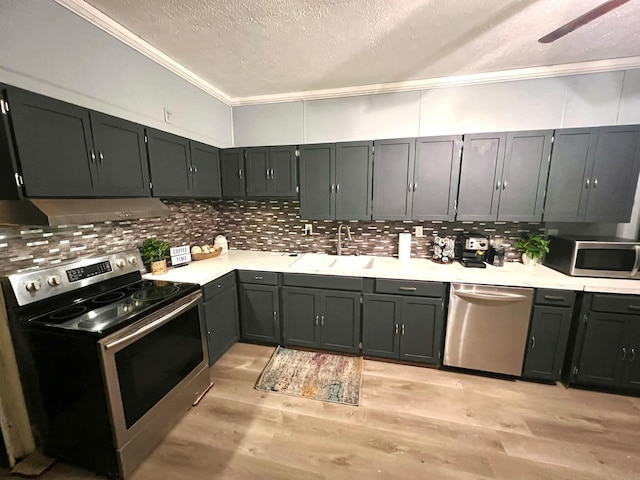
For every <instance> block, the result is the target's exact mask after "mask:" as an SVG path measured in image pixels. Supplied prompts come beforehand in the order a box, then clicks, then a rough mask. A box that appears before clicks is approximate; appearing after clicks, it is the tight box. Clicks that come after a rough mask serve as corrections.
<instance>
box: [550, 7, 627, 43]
mask: <svg viewBox="0 0 640 480" xmlns="http://www.w3.org/2000/svg"><path fill="white" fill-rule="evenodd" d="M629 1H631V0H609V1H608V2H605V3H603V4H602V5H600V6H598V7H596V8H594V9H593V10H589V11H588V12H587V13H585V14H583V15H580V16H579V17H578V18H575V19H574V20H571V21H570V22H569V23H566V24H565V25H563V26H561V27H560V28H557V29H556V30H554V31H553V32H551V33H548V34H546V35H545V36H544V37H542V38H539V39H538V42H540V43H551V42H555V41H556V40H558V39H559V38H562V37H564V36H565V35H567V34H569V33H571V32H573V31H574V30H576V29H577V28H580V27H582V26H584V25H586V24H587V23H589V22H592V21H593V20H595V19H596V18H598V17H601V16H602V15H604V14H605V13H609V12H610V11H611V10H613V9H615V8H618V7H620V6H622V5H624V4H625V3H627V2H629Z"/></svg>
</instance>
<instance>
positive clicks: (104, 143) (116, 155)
mask: <svg viewBox="0 0 640 480" xmlns="http://www.w3.org/2000/svg"><path fill="white" fill-rule="evenodd" d="M90 117H91V131H92V132H93V143H94V145H95V148H96V152H95V155H96V157H97V158H96V162H97V165H98V168H97V171H98V179H97V185H96V188H95V190H96V194H97V195H101V196H107V197H145V196H149V195H150V194H151V189H150V188H149V161H148V159H147V147H146V145H145V143H144V127H143V126H142V125H138V124H137V123H133V122H127V121H126V120H122V119H120V118H116V117H111V116H109V115H104V114H102V113H98V112H91V113H90Z"/></svg>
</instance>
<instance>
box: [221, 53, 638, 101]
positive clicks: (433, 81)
mask: <svg viewBox="0 0 640 480" xmlns="http://www.w3.org/2000/svg"><path fill="white" fill-rule="evenodd" d="M634 68H640V57H625V58H612V59H607V60H594V61H589V62H579V63H567V64H562V65H548V66H542V67H529V68H519V69H515V70H502V71H499V72H487V73H474V74H470V75H456V76H450V77H441V78H429V79H424V80H411V81H406V82H393V83H379V84H374V85H361V86H356V87H345V88H331V89H325V90H310V91H304V92H292V93H278V94H273V95H257V96H251V97H236V98H232V99H231V104H232V105H233V106H234V107H235V106H241V105H257V104H265V103H281V102H295V101H304V100H322V99H329V98H337V97H354V96H358V95H375V94H379V93H394V92H409V91H413V90H430V89H434V88H445V87H458V86H467V85H481V84H485V83H499V82H513V81H517V80H533V79H539V78H550V77H563V76H568V75H580V74H586V73H599V72H612V71H619V70H630V69H634Z"/></svg>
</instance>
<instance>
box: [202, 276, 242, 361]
mask: <svg viewBox="0 0 640 480" xmlns="http://www.w3.org/2000/svg"><path fill="white" fill-rule="evenodd" d="M204 292H205V293H204V295H205V302H204V313H205V324H206V328H207V346H208V350H209V365H213V364H214V363H215V362H216V360H218V359H219V358H220V357H221V356H222V355H223V354H224V353H225V352H226V351H227V350H228V349H229V348H230V347H231V345H233V344H234V343H236V342H237V341H238V339H239V338H240V327H239V315H238V293H237V289H236V282H235V274H234V273H229V274H227V275H225V276H224V277H222V278H221V279H218V280H214V281H213V282H209V283H208V284H207V285H205V286H204ZM209 295H210V296H209Z"/></svg>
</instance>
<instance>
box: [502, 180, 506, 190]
mask: <svg viewBox="0 0 640 480" xmlns="http://www.w3.org/2000/svg"><path fill="white" fill-rule="evenodd" d="M505 188H507V181H506V180H505V181H504V182H502V189H503V190H504V189H505Z"/></svg>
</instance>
